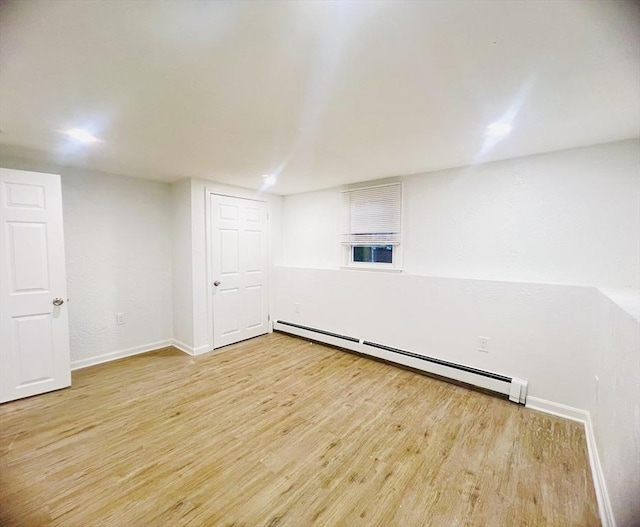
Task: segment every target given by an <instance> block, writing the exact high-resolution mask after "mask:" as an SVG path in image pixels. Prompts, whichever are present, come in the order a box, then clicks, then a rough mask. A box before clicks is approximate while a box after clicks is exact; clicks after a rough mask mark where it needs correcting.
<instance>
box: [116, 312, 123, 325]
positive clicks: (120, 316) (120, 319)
mask: <svg viewBox="0 0 640 527" xmlns="http://www.w3.org/2000/svg"><path fill="white" fill-rule="evenodd" d="M116 324H118V326H122V324H124V313H116Z"/></svg>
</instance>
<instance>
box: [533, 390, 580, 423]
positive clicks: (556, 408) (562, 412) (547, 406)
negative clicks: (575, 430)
mask: <svg viewBox="0 0 640 527" xmlns="http://www.w3.org/2000/svg"><path fill="white" fill-rule="evenodd" d="M525 406H526V407H527V408H530V409H531V410H538V411H539V412H544V413H545V414H551V415H555V416H558V417H564V418H565V419H571V420H572V421H579V422H581V423H585V422H586V421H587V418H588V417H589V412H587V411H586V410H581V409H580V408H574V407H573V406H567V405H566V404H559V403H554V402H552V401H545V400H544V399H538V398H537V397H531V396H529V397H527V404H526V405H525Z"/></svg>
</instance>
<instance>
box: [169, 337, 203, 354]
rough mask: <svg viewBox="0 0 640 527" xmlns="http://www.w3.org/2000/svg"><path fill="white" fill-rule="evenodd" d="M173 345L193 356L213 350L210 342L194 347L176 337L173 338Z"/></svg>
mask: <svg viewBox="0 0 640 527" xmlns="http://www.w3.org/2000/svg"><path fill="white" fill-rule="evenodd" d="M172 345H173V347H174V348H178V349H179V350H180V351H183V352H184V353H186V354H187V355H191V356H195V355H202V354H203V353H209V352H210V351H211V348H210V347H209V345H208V344H205V345H204V346H198V347H197V348H194V347H193V346H189V345H188V344H185V343H184V342H181V341H179V340H176V339H173V341H172Z"/></svg>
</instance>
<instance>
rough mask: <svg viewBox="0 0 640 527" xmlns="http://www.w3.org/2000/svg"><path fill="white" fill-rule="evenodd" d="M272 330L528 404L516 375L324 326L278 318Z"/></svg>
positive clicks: (523, 382) (524, 391)
mask: <svg viewBox="0 0 640 527" xmlns="http://www.w3.org/2000/svg"><path fill="white" fill-rule="evenodd" d="M273 329H274V330H275V331H281V332H283V333H289V334H291V335H297V336H298V337H304V338H308V339H310V340H315V341H317V342H323V343H325V344H331V345H332V346H337V347H339V348H344V349H348V350H352V351H356V352H358V353H362V354H365V355H371V356H373V357H378V358H379V359H383V360H386V361H389V362H395V363H397V364H402V365H404V366H409V367H410V368H415V369H417V370H422V371H424V372H427V373H432V374H434V375H439V376H441V377H446V378H449V379H454V380H457V381H460V382H464V383H467V384H471V385H474V386H478V387H480V388H484V389H486V390H491V391H493V392H497V393H501V394H504V395H508V396H509V400H510V401H513V402H515V403H520V404H525V402H526V398H527V381H525V380H522V379H518V378H517V377H509V376H507V375H500V374H498V373H494V372H490V371H485V370H480V369H478V368H472V367H471V366H465V365H463V364H456V363H455V362H449V361H446V360H442V359H438V358H435V357H428V356H426V355H419V354H418V353H413V352H411V351H406V350H402V349H398V348H393V347H391V346H385V345H384V344H378V343H376V342H371V341H368V340H364V339H359V338H356V337H350V336H348V335H340V334H338V333H332V332H331V331H325V330H323V329H318V328H312V327H309V326H302V325H300V324H294V323H292V322H285V321H283V320H276V321H275V322H274V323H273Z"/></svg>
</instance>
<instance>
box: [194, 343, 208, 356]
mask: <svg viewBox="0 0 640 527" xmlns="http://www.w3.org/2000/svg"><path fill="white" fill-rule="evenodd" d="M210 351H211V347H210V346H209V344H205V345H203V346H198V347H197V348H195V349H194V350H193V354H194V355H202V354H203V353H209V352H210Z"/></svg>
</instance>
